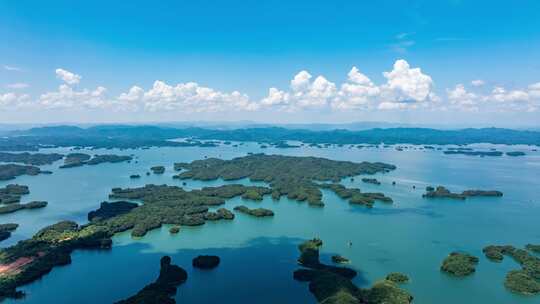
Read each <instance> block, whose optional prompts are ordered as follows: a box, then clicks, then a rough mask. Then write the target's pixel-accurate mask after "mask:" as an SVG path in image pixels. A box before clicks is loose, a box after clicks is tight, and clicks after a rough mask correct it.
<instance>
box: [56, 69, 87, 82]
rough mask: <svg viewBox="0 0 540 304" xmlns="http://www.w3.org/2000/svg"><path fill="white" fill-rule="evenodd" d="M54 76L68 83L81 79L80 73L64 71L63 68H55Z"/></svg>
mask: <svg viewBox="0 0 540 304" xmlns="http://www.w3.org/2000/svg"><path fill="white" fill-rule="evenodd" d="M55 72H56V78H58V79H62V80H63V81H64V82H65V83H67V84H69V85H74V84H78V83H79V82H80V81H81V78H82V77H81V75H77V74H75V73H71V72H70V71H66V70H64V69H56V71H55Z"/></svg>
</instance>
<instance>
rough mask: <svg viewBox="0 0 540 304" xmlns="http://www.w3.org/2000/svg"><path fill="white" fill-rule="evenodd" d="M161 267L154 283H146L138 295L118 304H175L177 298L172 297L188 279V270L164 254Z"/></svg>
mask: <svg viewBox="0 0 540 304" xmlns="http://www.w3.org/2000/svg"><path fill="white" fill-rule="evenodd" d="M160 265H161V268H160V270H159V276H158V278H157V279H156V281H155V282H154V283H151V284H148V285H146V286H145V287H144V288H143V289H141V291H139V292H138V293H137V294H136V295H134V296H132V297H130V298H128V299H125V300H122V301H118V302H116V304H143V303H144V304H153V303H155V304H174V303H176V300H174V299H173V298H172V296H173V295H174V294H176V288H177V286H178V285H180V284H182V283H184V282H185V281H186V280H187V277H188V275H187V272H186V271H185V270H184V269H183V268H181V267H179V266H177V265H172V264H171V258H170V257H169V256H164V257H162V258H161V261H160Z"/></svg>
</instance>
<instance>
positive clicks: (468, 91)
mask: <svg viewBox="0 0 540 304" xmlns="http://www.w3.org/2000/svg"><path fill="white" fill-rule="evenodd" d="M54 72H55V75H56V78H57V79H59V80H60V81H62V84H60V85H59V86H58V88H57V89H56V90H52V91H48V92H44V93H42V94H40V95H39V96H37V97H32V96H30V95H28V94H23V93H20V91H21V90H22V89H25V88H27V87H28V86H29V85H28V84H26V83H14V84H9V85H6V86H5V87H6V88H7V89H11V90H15V91H12V92H5V93H0V111H2V110H5V109H8V108H9V109H17V108H27V109H33V110H39V109H47V110H55V109H79V110H85V109H93V110H99V109H103V110H107V111H122V112H138V113H146V112H147V113H160V112H167V113H220V112H245V113H247V114H246V116H247V117H249V115H250V114H249V113H253V112H258V113H264V112H265V111H268V110H272V111H277V112H279V111H283V112H286V113H301V112H303V111H319V112H322V113H330V112H346V113H351V112H352V113H356V112H370V111H372V112H373V111H380V112H384V111H394V112H395V111H414V110H415V109H424V110H428V111H449V110H451V111H464V112H478V111H487V112H490V111H491V112H536V111H538V108H539V107H540V82H538V83H533V84H530V85H528V86H527V87H524V88H505V87H502V86H494V87H492V88H489V86H488V85H487V83H486V82H485V81H484V80H481V79H475V80H473V81H470V82H468V85H465V84H464V83H458V84H456V85H455V86H454V87H452V88H446V89H444V90H443V93H445V94H443V95H441V96H439V95H437V93H436V92H435V82H434V80H433V79H432V77H431V76H430V75H429V74H428V73H427V72H425V71H423V70H422V69H421V68H419V67H413V66H411V65H410V64H409V63H408V62H407V61H406V60H403V59H400V60H397V61H395V63H394V64H393V65H392V67H391V68H390V69H389V70H387V71H383V72H382V76H383V81H382V82H381V83H375V82H374V81H373V80H371V79H370V78H369V77H368V76H367V75H365V74H364V73H362V71H361V70H360V69H359V68H357V67H355V66H353V67H352V68H351V69H350V71H349V72H348V73H347V77H346V80H345V81H344V82H343V83H335V82H333V81H331V80H329V79H328V78H326V77H325V76H323V75H317V76H314V75H312V74H311V73H310V72H309V71H306V70H302V71H300V72H298V73H297V74H296V75H294V76H293V77H292V79H291V80H290V82H289V85H288V87H285V88H277V87H271V88H269V89H268V92H267V94H266V95H265V96H264V97H262V98H260V99H252V98H250V97H249V96H248V95H246V94H244V93H241V92H240V91H232V92H223V91H220V90H217V89H214V88H210V87H206V86H203V85H200V84H198V83H196V82H186V83H177V84H169V83H166V82H165V81H162V80H156V81H154V83H153V84H152V85H151V86H150V87H148V88H147V89H145V88H143V87H141V86H136V85H134V86H132V87H131V88H129V89H127V90H126V91H124V92H121V93H120V94H112V93H110V92H108V90H107V89H106V87H104V86H98V87H96V88H93V89H89V88H79V86H81V81H82V76H81V75H79V74H77V73H74V72H71V71H68V70H66V69H63V68H58V69H56V70H55V71H54Z"/></svg>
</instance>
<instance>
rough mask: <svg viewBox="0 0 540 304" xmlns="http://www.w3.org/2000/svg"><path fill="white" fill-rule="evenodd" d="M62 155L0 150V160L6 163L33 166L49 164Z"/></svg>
mask: <svg viewBox="0 0 540 304" xmlns="http://www.w3.org/2000/svg"><path fill="white" fill-rule="evenodd" d="M63 157H64V155H62V154H58V153H50V154H46V153H35V154H32V153H28V152H24V153H8V152H0V162H6V163H22V164H25V165H33V166H42V165H50V164H52V163H54V162H55V161H57V160H60V159H62V158H63Z"/></svg>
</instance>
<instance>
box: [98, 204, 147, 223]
mask: <svg viewBox="0 0 540 304" xmlns="http://www.w3.org/2000/svg"><path fill="white" fill-rule="evenodd" d="M138 206H139V205H138V204H136V203H130V202H124V201H120V202H112V203H109V202H102V203H101V205H100V206H99V209H97V210H94V211H90V212H89V213H88V221H90V222H97V221H101V220H106V219H109V218H113V217H115V216H119V215H121V214H125V213H128V212H130V211H131V210H132V209H133V208H137V207H138Z"/></svg>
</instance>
